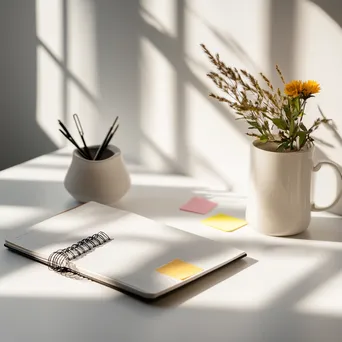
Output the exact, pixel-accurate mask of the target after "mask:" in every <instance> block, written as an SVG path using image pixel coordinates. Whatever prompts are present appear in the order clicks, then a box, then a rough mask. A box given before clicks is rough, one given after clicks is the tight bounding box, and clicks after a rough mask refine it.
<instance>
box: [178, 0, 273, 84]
mask: <svg viewBox="0 0 342 342" xmlns="http://www.w3.org/2000/svg"><path fill="white" fill-rule="evenodd" d="M186 4H187V6H186V8H185V19H186V20H185V31H186V35H185V44H184V47H185V53H186V55H187V56H188V58H190V59H191V60H194V61H196V62H197V63H196V64H199V65H202V66H203V64H204V66H205V68H206V69H207V68H208V63H207V57H206V56H205V55H204V54H203V52H202V49H201V47H200V44H201V43H204V44H205V45H206V46H207V47H208V49H209V50H212V52H213V53H219V54H220V56H221V57H222V59H223V60H224V61H225V62H226V63H227V64H228V65H230V66H235V67H237V68H245V69H247V70H248V71H249V72H251V73H256V72H260V71H264V72H266V73H267V71H268V68H269V51H268V44H269V41H268V39H269V25H270V18H269V15H268V13H269V6H270V4H269V1H268V0H254V1H249V0H242V1H241V0H240V1H235V0H226V1H220V0H212V1H206V0H195V1H193V0H188V1H187V2H186ZM196 74H197V75H198V76H199V77H200V78H204V77H205V74H206V73H205V72H204V70H201V71H200V73H199V74H198V73H196Z"/></svg>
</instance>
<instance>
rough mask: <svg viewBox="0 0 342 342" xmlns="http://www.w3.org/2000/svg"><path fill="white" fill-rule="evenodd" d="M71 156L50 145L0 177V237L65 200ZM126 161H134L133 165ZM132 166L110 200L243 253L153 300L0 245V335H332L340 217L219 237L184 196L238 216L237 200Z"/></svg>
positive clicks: (337, 310) (338, 320) (320, 338)
mask: <svg viewBox="0 0 342 342" xmlns="http://www.w3.org/2000/svg"><path fill="white" fill-rule="evenodd" d="M69 162H70V155H68V153H65V152H58V153H54V154H50V155H47V156H43V157H40V158H38V159H35V160H32V161H30V162H28V163H25V164H22V165H19V166H16V167H14V168H11V169H8V170H6V171H3V172H1V173H0V218H1V219H0V238H1V240H2V241H3V240H4V236H5V234H6V233H7V232H9V231H16V232H18V233H20V232H23V231H25V229H26V227H27V226H28V225H30V224H32V223H35V222H38V221H40V220H42V219H44V218H47V217H49V216H51V215H53V214H55V213H58V212H60V211H61V210H63V209H65V208H68V207H70V206H73V205H74V204H75V202H74V201H73V200H72V199H71V197H70V196H69V195H68V194H67V193H66V191H65V190H64V188H63V183H62V181H63V178H64V175H65V172H66V170H67V167H68V165H69ZM135 169H136V168H135ZM142 172H143V171H141V170H139V169H136V170H134V168H133V169H132V179H133V187H132V189H131V191H130V192H129V194H128V195H127V196H126V197H125V198H124V199H123V200H122V201H121V202H120V207H122V208H125V209H128V210H131V211H135V212H137V213H139V214H142V215H145V216H148V217H151V218H154V219H156V220H160V221H164V222H166V223H168V224H170V225H174V226H176V227H179V228H182V229H184V230H188V231H191V232H193V233H196V234H199V235H203V236H206V237H208V238H212V239H215V240H227V241H229V242H231V243H232V244H233V245H235V246H236V247H238V248H240V249H243V250H245V251H246V252H247V253H248V257H247V258H245V259H243V260H240V261H238V262H236V263H234V264H232V265H230V266H229V267H226V268H224V269H221V270H219V271H217V272H215V273H214V274H211V275H209V276H208V277H206V278H203V279H202V280H199V281H198V282H196V283H194V284H192V285H191V286H188V287H186V288H184V289H181V290H179V291H178V292H176V293H173V294H172V295H170V296H168V297H166V298H164V299H163V300H161V301H159V302H157V303H155V304H153V305H149V304H145V303H143V302H139V301H137V300H136V299H133V298H131V297H128V296H126V295H124V294H122V293H120V292H117V291H115V290H112V289H110V288H107V287H105V286H101V285H99V284H96V283H93V282H90V281H87V280H82V281H80V280H75V279H69V278H66V277H63V276H61V275H59V274H56V273H54V272H52V271H49V270H48V268H47V267H45V266H43V265H41V264H39V263H35V262H33V261H31V260H28V259H26V258H24V257H21V256H19V255H16V254H14V253H12V252H9V251H8V250H7V249H6V248H5V247H3V246H1V247H0V336H1V341H6V342H11V341H20V340H22V341H35V342H40V341H42V342H43V341H44V342H45V341H49V342H53V341H59V342H60V341H75V342H78V341H80V342H81V341H82V342H85V341H98V342H100V341H115V342H125V341H130V342H131V341H132V342H133V341H139V342H154V341H158V342H169V341H170V342H171V341H172V342H174V341H198V342H202V341H203V342H207V341H225V342H226V341H230V342H235V341H239V342H240V341H241V342H242V341H246V342H247V341H248V342H249V341H250V342H282V341H284V342H285V341H286V342H294V341H301V342H306V341H307V342H329V341H339V342H340V341H341V340H342V243H341V242H342V225H341V219H340V218H338V217H334V216H332V215H324V214H321V216H317V217H314V218H313V220H312V224H311V227H310V229H309V230H308V231H307V233H305V234H303V235H302V236H300V237H297V238H272V237H266V236H261V235H258V234H257V233H255V232H253V231H251V230H250V229H249V228H248V227H245V228H243V229H240V230H238V231H236V232H234V233H223V232H220V231H218V230H215V229H212V228H209V227H205V226H202V225H201V224H200V222H199V221H200V219H201V218H202V217H201V216H198V215H196V214H191V213H186V212H181V211H179V210H178V208H179V205H180V204H182V203H183V202H185V201H186V200H187V199H188V198H190V196H191V194H192V193H194V192H196V193H205V194H207V195H208V194H211V195H212V196H214V199H215V200H217V201H219V203H220V206H219V208H218V210H219V211H222V212H226V213H228V214H229V213H230V214H232V215H243V211H244V199H243V198H239V197H236V196H233V195H229V194H224V193H216V194H215V192H214V191H204V190H201V189H199V188H198V187H197V188H196V182H194V181H193V180H192V179H190V178H186V177H172V176H156V175H146V174H144V173H142Z"/></svg>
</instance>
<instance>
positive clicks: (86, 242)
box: [48, 231, 111, 272]
mask: <svg viewBox="0 0 342 342" xmlns="http://www.w3.org/2000/svg"><path fill="white" fill-rule="evenodd" d="M110 240H111V238H110V237H109V236H108V235H107V234H106V233H104V232H102V231H101V232H99V233H97V234H94V235H92V236H89V237H87V238H85V239H83V240H80V241H78V242H76V243H74V244H72V245H71V246H70V247H67V248H63V249H59V250H58V251H56V252H53V253H51V254H50V256H49V259H48V264H49V267H50V268H51V269H52V270H54V271H57V272H72V271H73V264H72V263H71V261H72V260H74V259H76V258H78V257H80V256H81V255H83V254H86V253H88V252H90V251H91V250H93V249H94V248H96V247H98V246H101V245H103V244H105V243H106V242H108V241H110Z"/></svg>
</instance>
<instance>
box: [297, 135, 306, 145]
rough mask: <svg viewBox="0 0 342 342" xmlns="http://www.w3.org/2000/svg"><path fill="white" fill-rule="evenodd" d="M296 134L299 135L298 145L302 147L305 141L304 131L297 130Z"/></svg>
mask: <svg viewBox="0 0 342 342" xmlns="http://www.w3.org/2000/svg"><path fill="white" fill-rule="evenodd" d="M297 135H298V136H299V146H300V147H303V146H304V145H305V143H306V132H298V133H297Z"/></svg>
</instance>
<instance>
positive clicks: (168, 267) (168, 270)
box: [157, 259, 203, 280]
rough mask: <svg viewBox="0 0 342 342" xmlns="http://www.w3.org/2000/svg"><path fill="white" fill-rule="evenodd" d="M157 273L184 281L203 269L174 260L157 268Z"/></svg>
mask: <svg viewBox="0 0 342 342" xmlns="http://www.w3.org/2000/svg"><path fill="white" fill-rule="evenodd" d="M157 271H158V272H159V273H162V274H165V275H167V276H169V277H172V278H175V279H179V280H185V279H187V278H189V277H191V276H193V275H195V274H197V273H200V272H202V271H203V269H202V268H199V267H197V266H195V265H192V264H189V263H188V262H185V261H183V260H180V259H174V260H172V261H171V262H169V263H167V264H165V265H163V266H161V267H159V268H157Z"/></svg>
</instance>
